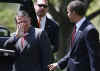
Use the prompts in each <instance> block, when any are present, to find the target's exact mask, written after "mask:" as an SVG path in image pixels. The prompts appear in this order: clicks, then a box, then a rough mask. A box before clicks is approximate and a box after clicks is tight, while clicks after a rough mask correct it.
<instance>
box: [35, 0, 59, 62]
mask: <svg viewBox="0 0 100 71" xmlns="http://www.w3.org/2000/svg"><path fill="white" fill-rule="evenodd" d="M34 8H35V11H36V15H37V19H38V27H39V28H41V29H42V30H45V31H46V32H47V34H48V37H49V39H50V41H51V50H52V56H51V58H50V63H51V62H53V61H54V57H53V53H55V52H56V51H57V49H58V48H59V45H58V44H59V39H58V38H59V27H58V25H57V24H56V23H55V22H54V21H52V20H51V19H49V18H48V17H47V16H46V14H47V12H48V1H47V0H34Z"/></svg>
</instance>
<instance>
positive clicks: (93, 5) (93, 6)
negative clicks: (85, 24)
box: [87, 0, 100, 34]
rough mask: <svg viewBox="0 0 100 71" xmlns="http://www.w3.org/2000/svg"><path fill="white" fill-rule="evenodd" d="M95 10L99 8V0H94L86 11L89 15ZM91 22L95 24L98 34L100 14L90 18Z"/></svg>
mask: <svg viewBox="0 0 100 71" xmlns="http://www.w3.org/2000/svg"><path fill="white" fill-rule="evenodd" d="M96 10H100V0H94V1H93V2H92V3H91V4H90V7H89V9H88V11H87V15H90V14H91V13H93V12H95V11H96ZM91 22H92V23H93V24H94V25H95V27H96V28H97V30H98V31H99V34H100V15H98V16H96V17H95V18H93V19H92V20H91Z"/></svg>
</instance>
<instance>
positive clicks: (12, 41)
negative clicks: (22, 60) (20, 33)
mask: <svg viewBox="0 0 100 71" xmlns="http://www.w3.org/2000/svg"><path fill="white" fill-rule="evenodd" d="M18 39H19V38H16V37H15V36H13V37H10V38H9V39H8V40H6V41H5V43H4V45H3V46H4V48H6V49H10V50H16V48H15V44H16V42H17V40H18Z"/></svg>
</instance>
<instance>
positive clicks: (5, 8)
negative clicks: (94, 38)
mask: <svg viewBox="0 0 100 71" xmlns="http://www.w3.org/2000/svg"><path fill="white" fill-rule="evenodd" d="M63 1H65V2H66V4H67V1H68V0H63ZM49 2H50V3H52V5H53V6H55V7H54V8H55V9H56V10H58V11H59V9H58V8H57V7H56V6H60V3H61V2H62V0H49ZM17 9H18V4H10V3H0V25H3V26H6V27H7V28H8V29H9V30H10V31H11V32H14V31H15V20H14V18H15V15H16V12H17ZM62 9H64V8H61V10H62ZM99 9H100V0H93V2H92V3H91V4H90V6H89V8H88V11H87V14H86V15H87V16H88V15H90V14H92V13H93V12H95V11H97V10H99ZM51 10H52V9H51ZM53 14H55V13H54V12H53ZM56 14H59V15H60V13H59V12H57V13H56ZM59 15H56V16H55V18H57V19H58V21H57V20H56V21H57V22H58V23H59V21H60V20H66V19H64V18H63V16H61V17H60V20H59ZM62 15H63V14H62ZM61 18H63V19H61ZM91 22H92V23H93V24H94V25H95V26H96V28H97V30H98V31H99V33H100V28H99V27H100V15H98V16H96V17H95V18H93V19H92V20H91ZM61 23H63V22H61ZM63 28H64V27H63ZM65 28H66V26H65ZM66 29H68V27H67V28H66ZM65 32H66V31H65ZM65 32H64V33H65ZM68 34H69V33H68ZM68 34H66V35H65V37H66V36H67V35H68ZM61 39H62V38H61ZM64 40H66V39H65V38H64ZM61 43H62V47H64V46H63V45H64V44H63V43H64V42H63V41H61ZM61 53H62V52H61ZM57 71H60V70H57Z"/></svg>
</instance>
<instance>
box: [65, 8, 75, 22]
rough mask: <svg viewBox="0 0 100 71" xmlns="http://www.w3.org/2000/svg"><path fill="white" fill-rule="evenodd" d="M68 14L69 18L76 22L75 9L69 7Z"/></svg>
mask: <svg viewBox="0 0 100 71" xmlns="http://www.w3.org/2000/svg"><path fill="white" fill-rule="evenodd" d="M67 16H68V18H69V20H70V21H71V22H72V23H74V22H75V18H76V14H75V12H74V11H71V10H70V9H69V8H67Z"/></svg>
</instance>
